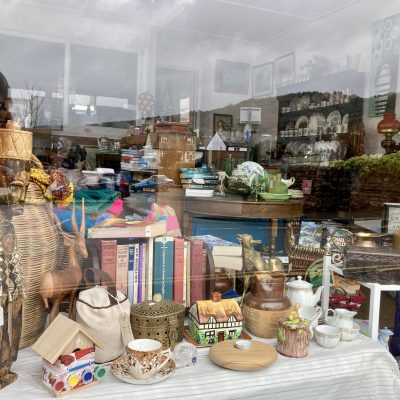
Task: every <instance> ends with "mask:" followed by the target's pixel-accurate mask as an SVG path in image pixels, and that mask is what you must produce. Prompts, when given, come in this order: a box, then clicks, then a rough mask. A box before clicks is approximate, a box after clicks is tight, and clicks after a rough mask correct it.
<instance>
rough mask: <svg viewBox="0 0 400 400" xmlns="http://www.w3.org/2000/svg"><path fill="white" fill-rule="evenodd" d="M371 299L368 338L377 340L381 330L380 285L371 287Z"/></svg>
mask: <svg viewBox="0 0 400 400" xmlns="http://www.w3.org/2000/svg"><path fill="white" fill-rule="evenodd" d="M370 297H371V298H370V301H369V324H368V336H369V337H370V338H371V339H372V340H377V339H378V330H379V312H380V305H381V290H380V288H379V285H376V284H372V285H371V289H370Z"/></svg>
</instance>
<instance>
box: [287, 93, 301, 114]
mask: <svg viewBox="0 0 400 400" xmlns="http://www.w3.org/2000/svg"><path fill="white" fill-rule="evenodd" d="M299 107H300V99H299V98H298V96H294V97H292V100H290V103H289V108H290V111H297V110H298V108H299Z"/></svg>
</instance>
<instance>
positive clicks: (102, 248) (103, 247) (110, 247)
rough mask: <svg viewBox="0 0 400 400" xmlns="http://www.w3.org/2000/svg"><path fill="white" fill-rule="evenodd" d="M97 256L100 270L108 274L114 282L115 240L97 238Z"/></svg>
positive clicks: (115, 262)
mask: <svg viewBox="0 0 400 400" xmlns="http://www.w3.org/2000/svg"><path fill="white" fill-rule="evenodd" d="M99 256H100V265H101V269H102V271H104V272H106V273H107V274H108V275H110V277H111V279H112V280H113V282H114V283H115V281H116V273H117V241H116V240H99Z"/></svg>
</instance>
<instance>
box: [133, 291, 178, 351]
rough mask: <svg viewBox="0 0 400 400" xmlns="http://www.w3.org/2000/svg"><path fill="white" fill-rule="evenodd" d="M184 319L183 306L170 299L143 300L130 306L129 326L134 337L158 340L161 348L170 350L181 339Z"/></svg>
mask: <svg viewBox="0 0 400 400" xmlns="http://www.w3.org/2000/svg"><path fill="white" fill-rule="evenodd" d="M155 297H156V296H155ZM157 300H158V299H157ZM184 319H185V306H184V305H182V304H179V303H176V302H174V301H171V300H162V301H158V302H157V301H145V302H143V303H141V304H135V305H133V306H132V307H131V326H132V333H133V336H134V337H135V339H145V338H146V339H155V340H158V341H159V342H161V343H162V348H163V350H165V349H168V348H171V350H172V349H173V348H174V347H175V346H176V345H177V344H178V343H179V342H181V341H182V340H183V322H184Z"/></svg>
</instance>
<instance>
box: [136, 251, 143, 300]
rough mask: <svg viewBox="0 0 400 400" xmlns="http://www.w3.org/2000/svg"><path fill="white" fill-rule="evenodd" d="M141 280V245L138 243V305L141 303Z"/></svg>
mask: <svg viewBox="0 0 400 400" xmlns="http://www.w3.org/2000/svg"><path fill="white" fill-rule="evenodd" d="M142 279H143V243H139V271H138V299H137V301H138V304H140V303H141V302H142V301H143V292H142V290H143V287H142Z"/></svg>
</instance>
